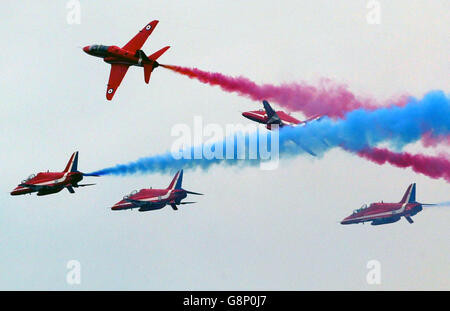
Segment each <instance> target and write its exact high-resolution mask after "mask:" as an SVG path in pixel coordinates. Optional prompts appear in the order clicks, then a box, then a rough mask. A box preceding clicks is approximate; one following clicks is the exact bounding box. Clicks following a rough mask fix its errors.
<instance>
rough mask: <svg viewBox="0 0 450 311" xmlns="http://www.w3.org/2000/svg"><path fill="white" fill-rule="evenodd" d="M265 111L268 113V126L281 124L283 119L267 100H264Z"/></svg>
mask: <svg viewBox="0 0 450 311" xmlns="http://www.w3.org/2000/svg"><path fill="white" fill-rule="evenodd" d="M263 106H264V110H265V111H266V113H267V118H268V120H267V124H281V119H280V117H279V116H278V114H277V113H276V111H275V110H273V108H272V107H271V106H270V105H269V103H268V102H267V100H263Z"/></svg>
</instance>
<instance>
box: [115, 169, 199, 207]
mask: <svg viewBox="0 0 450 311" xmlns="http://www.w3.org/2000/svg"><path fill="white" fill-rule="evenodd" d="M182 182H183V170H180V171H178V172H177V173H176V174H175V177H174V178H173V180H172V182H171V183H170V185H169V187H167V188H166V189H152V188H150V189H141V190H140V191H137V190H135V191H133V192H131V193H130V194H129V195H126V196H124V197H123V200H121V201H119V202H117V203H116V204H114V206H113V207H111V209H112V210H113V211H119V210H125V209H133V208H139V210H138V211H139V212H146V211H152V210H157V209H161V208H163V207H164V206H166V205H170V206H171V207H172V209H174V210H178V208H177V205H180V204H192V203H195V202H181V200H183V199H184V198H186V197H187V194H195V195H202V194H201V193H197V192H192V191H188V190H184V189H183V188H181V183H182Z"/></svg>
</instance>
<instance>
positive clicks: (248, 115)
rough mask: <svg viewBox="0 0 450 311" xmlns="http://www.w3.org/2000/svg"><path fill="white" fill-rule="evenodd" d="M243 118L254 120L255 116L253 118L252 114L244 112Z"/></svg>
mask: <svg viewBox="0 0 450 311" xmlns="http://www.w3.org/2000/svg"><path fill="white" fill-rule="evenodd" d="M242 116H243V117H244V118H247V119H250V120H253V116H252V113H251V112H243V113H242Z"/></svg>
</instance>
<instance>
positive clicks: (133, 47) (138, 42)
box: [122, 20, 158, 53]
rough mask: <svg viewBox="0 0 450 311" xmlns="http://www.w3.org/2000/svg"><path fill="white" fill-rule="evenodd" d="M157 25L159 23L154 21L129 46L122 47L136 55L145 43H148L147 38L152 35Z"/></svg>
mask: <svg viewBox="0 0 450 311" xmlns="http://www.w3.org/2000/svg"><path fill="white" fill-rule="evenodd" d="M157 24H158V21H157V20H154V21H152V22H150V23H148V24H147V25H145V27H144V28H142V30H141V31H139V32H138V34H137V35H135V36H134V37H133V39H131V40H130V41H129V42H128V43H127V44H125V45H124V46H123V47H122V49H124V50H127V51H130V52H133V53H136V51H137V50H140V49H141V47H142V46H143V45H144V43H145V41H147V38H148V37H149V36H150V35H151V34H152V32H153V29H155V27H156V25H157Z"/></svg>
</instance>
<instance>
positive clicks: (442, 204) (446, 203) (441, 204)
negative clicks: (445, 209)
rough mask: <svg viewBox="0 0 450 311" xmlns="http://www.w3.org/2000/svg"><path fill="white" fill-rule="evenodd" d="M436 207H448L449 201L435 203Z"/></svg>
mask: <svg viewBox="0 0 450 311" xmlns="http://www.w3.org/2000/svg"><path fill="white" fill-rule="evenodd" d="M436 206H450V201H447V202H440V203H436Z"/></svg>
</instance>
